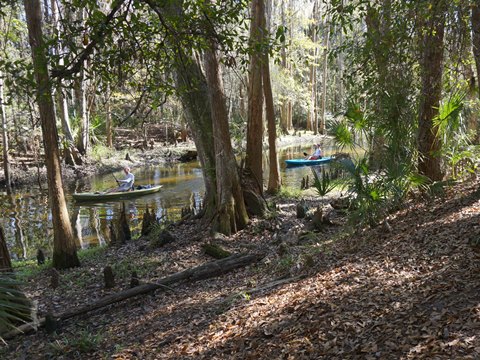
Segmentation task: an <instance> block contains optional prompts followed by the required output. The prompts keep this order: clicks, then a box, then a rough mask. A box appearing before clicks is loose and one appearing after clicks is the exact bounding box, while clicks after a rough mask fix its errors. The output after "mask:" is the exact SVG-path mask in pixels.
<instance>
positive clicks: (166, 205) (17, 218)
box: [0, 143, 336, 258]
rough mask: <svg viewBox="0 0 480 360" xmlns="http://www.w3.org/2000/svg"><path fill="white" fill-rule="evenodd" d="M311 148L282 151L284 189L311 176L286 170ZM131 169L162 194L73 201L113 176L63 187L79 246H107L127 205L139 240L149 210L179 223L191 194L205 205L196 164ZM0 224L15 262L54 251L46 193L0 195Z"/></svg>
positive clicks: (328, 151) (105, 184) (301, 170)
mask: <svg viewBox="0 0 480 360" xmlns="http://www.w3.org/2000/svg"><path fill="white" fill-rule="evenodd" d="M310 149H311V144H305V146H295V147H289V148H286V149H282V150H281V151H280V152H279V162H280V169H281V176H282V183H283V185H285V186H291V187H295V188H299V187H300V182H301V179H302V178H303V177H305V176H306V175H308V176H310V177H311V169H310V167H308V166H305V167H297V168H286V167H285V163H284V160H286V159H292V158H301V157H303V152H304V151H306V152H309V151H310ZM322 149H323V150H324V153H325V155H330V154H332V153H333V152H335V151H336V149H334V148H333V147H332V146H331V145H329V144H328V143H325V144H322ZM265 161H266V165H267V166H268V158H265ZM267 166H265V167H267ZM132 171H133V173H134V174H135V179H136V181H135V183H136V184H137V185H146V184H161V185H163V188H162V190H161V191H160V192H158V193H154V194H149V195H145V196H141V197H138V198H133V199H128V200H122V201H107V202H98V203H96V202H88V203H76V202H74V201H73V199H72V197H71V194H72V193H73V192H82V191H101V190H105V189H108V188H111V187H114V186H116V183H115V179H114V177H113V176H112V174H108V175H103V176H93V177H89V178H85V179H81V180H79V181H78V182H76V183H75V184H72V185H70V187H69V188H67V189H65V190H66V196H67V205H68V210H69V214H70V216H71V222H72V227H73V229H74V233H75V236H76V238H77V241H78V247H79V248H86V247H89V246H92V245H104V244H106V243H107V242H108V241H109V230H108V225H109V224H110V222H111V221H112V220H114V219H116V218H117V216H119V214H120V212H121V210H122V206H123V204H124V205H125V209H126V212H127V215H128V218H129V221H130V227H131V229H132V235H134V236H135V235H136V234H138V233H139V230H140V227H141V219H142V217H143V214H144V212H145V209H146V208H147V207H148V208H149V209H150V210H152V209H155V211H156V216H157V217H158V218H162V219H169V220H172V221H175V220H178V219H179V218H180V217H181V209H182V208H184V207H186V206H189V204H190V202H191V197H192V196H193V198H194V200H195V202H196V203H197V204H199V203H201V201H202V196H203V193H204V184H203V178H202V172H201V169H200V166H199V164H198V163H197V162H192V163H187V164H174V165H172V166H166V167H159V166H141V167H133V168H132ZM114 175H115V176H116V177H117V178H122V177H123V172H122V171H119V172H118V173H115V174H114ZM265 179H266V180H265V181H266V182H267V181H268V170H267V171H266V172H265ZM0 225H1V226H2V227H3V228H4V230H5V235H6V239H7V243H8V246H9V249H10V251H11V254H12V257H13V258H32V257H34V256H35V253H36V251H37V249H38V248H42V249H44V250H45V251H46V253H47V254H48V253H51V250H52V238H53V231H52V222H51V214H50V212H49V207H48V196H47V193H46V192H45V191H43V192H42V191H41V190H40V189H38V188H31V189H29V190H28V191H24V192H21V193H17V194H14V195H11V196H7V195H6V194H3V195H0Z"/></svg>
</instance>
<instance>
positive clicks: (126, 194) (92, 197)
mask: <svg viewBox="0 0 480 360" xmlns="http://www.w3.org/2000/svg"><path fill="white" fill-rule="evenodd" d="M161 187H162V185H156V186H152V187H150V188H147V189H140V190H132V191H123V192H112V193H107V192H90V193H88V192H85V193H75V194H73V195H72V196H73V198H74V199H75V201H96V200H115V199H127V198H132V197H137V196H142V195H147V194H152V193H155V192H157V191H159V190H160V188H161Z"/></svg>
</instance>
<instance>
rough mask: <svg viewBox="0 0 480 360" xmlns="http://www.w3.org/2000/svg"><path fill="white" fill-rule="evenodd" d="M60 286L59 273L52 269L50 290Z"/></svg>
mask: <svg viewBox="0 0 480 360" xmlns="http://www.w3.org/2000/svg"><path fill="white" fill-rule="evenodd" d="M59 285H60V273H59V272H58V271H57V269H55V268H52V269H51V270H50V287H51V288H52V289H56V288H58V286H59Z"/></svg>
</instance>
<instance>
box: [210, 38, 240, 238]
mask: <svg viewBox="0 0 480 360" xmlns="http://www.w3.org/2000/svg"><path fill="white" fill-rule="evenodd" d="M214 49H215V46H214V44H211V48H210V49H208V50H207V51H206V52H205V72H206V79H207V84H208V95H209V100H210V101H209V102H210V109H211V112H212V125H213V139H214V148H215V169H216V182H217V197H218V204H217V216H216V219H215V223H214V230H216V231H218V232H220V233H222V234H225V235H230V234H232V233H235V232H237V231H238V230H241V229H243V228H244V227H245V225H246V224H247V223H248V215H247V211H246V208H245V203H244V199H243V194H242V189H241V186H240V177H239V174H238V169H237V162H236V160H235V155H234V153H233V149H232V144H231V140H230V131H229V128H228V115H227V108H226V101H225V94H224V91H223V82H222V77H221V71H220V63H219V61H218V58H217V54H216V52H215V50H214Z"/></svg>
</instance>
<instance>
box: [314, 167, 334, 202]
mask: <svg viewBox="0 0 480 360" xmlns="http://www.w3.org/2000/svg"><path fill="white" fill-rule="evenodd" d="M312 173H313V177H314V181H313V187H314V188H315V190H317V193H318V195H320V196H325V195H327V194H328V193H329V192H330V191H332V190H333V189H335V187H336V182H335V181H333V179H331V178H330V174H329V173H328V172H325V171H322V172H321V173H320V174H319V173H318V170H317V169H315V168H312Z"/></svg>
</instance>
